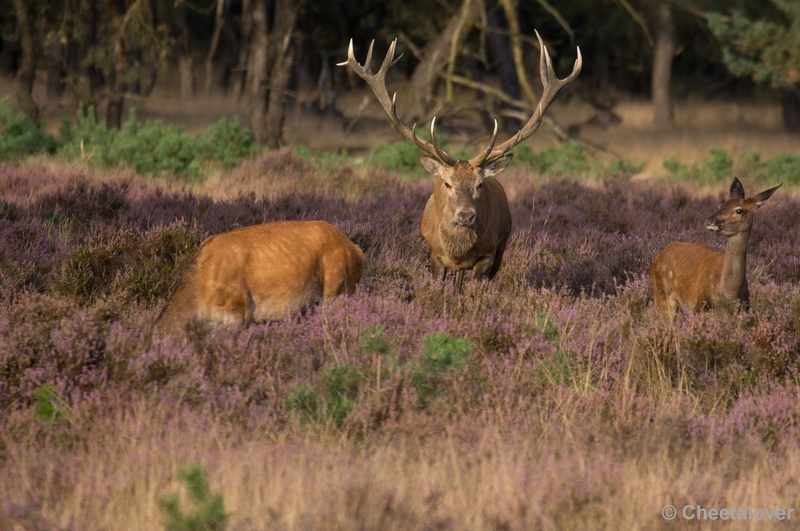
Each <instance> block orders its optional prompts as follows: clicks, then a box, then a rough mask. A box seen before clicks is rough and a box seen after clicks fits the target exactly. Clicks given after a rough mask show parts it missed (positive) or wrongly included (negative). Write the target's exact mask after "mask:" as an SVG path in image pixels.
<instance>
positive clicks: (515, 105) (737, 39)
mask: <svg viewBox="0 0 800 531" xmlns="http://www.w3.org/2000/svg"><path fill="white" fill-rule="evenodd" d="M2 7H3V9H2V11H1V13H2V15H0V24H2V33H1V34H0V38H1V39H2V40H0V72H3V73H5V74H6V75H16V87H15V95H16V102H17V104H18V105H19V107H21V108H22V109H23V110H24V111H25V113H26V114H27V115H28V117H29V118H30V119H31V120H32V121H33V122H34V123H38V122H39V121H40V120H41V119H42V118H43V117H45V116H46V115H47V114H48V113H53V112H54V105H52V104H50V105H48V103H47V101H36V98H34V97H32V89H33V86H34V85H33V83H34V79H35V77H36V72H37V71H40V73H42V75H44V77H45V79H44V80H43V82H44V83H45V84H46V87H47V98H57V97H59V96H62V95H63V94H64V92H65V91H68V92H69V93H70V97H69V98H68V100H67V101H66V102H61V103H60V105H61V107H68V110H69V111H70V113H71V114H72V116H75V115H77V114H85V113H86V112H87V111H89V110H90V109H93V111H92V112H95V113H96V112H98V111H97V110H98V109H99V108H100V107H101V106H102V107H103V109H104V110H105V116H104V119H105V122H106V123H107V125H108V126H109V127H112V128H119V127H120V126H121V124H122V121H123V120H124V118H125V115H124V112H123V109H124V107H125V105H126V103H128V104H130V103H134V102H142V101H143V100H146V99H147V98H148V97H150V96H151V95H152V94H153V91H154V89H156V87H158V86H159V84H161V85H163V86H165V87H169V90H172V89H173V87H174V79H175V78H177V80H178V82H177V85H178V86H177V90H173V91H172V97H175V96H177V95H178V94H176V92H177V93H179V95H180V98H181V99H184V100H187V99H189V98H190V97H191V96H193V95H196V94H205V95H208V94H209V93H210V92H212V91H214V92H215V93H216V91H223V92H224V93H226V94H232V95H235V96H236V97H237V98H238V99H239V100H240V101H241V102H243V105H244V107H243V108H244V109H246V110H245V113H246V115H247V116H248V120H247V123H244V124H243V125H246V126H248V127H249V128H250V129H252V131H253V133H254V135H255V137H256V139H257V140H258V142H259V143H261V144H264V145H267V146H269V147H272V148H275V147H278V146H279V145H281V141H282V137H281V134H282V127H283V124H284V121H285V118H286V112H287V107H288V106H290V105H291V103H294V104H295V105H299V104H301V103H302V104H303V105H305V106H306V107H307V108H314V109H316V110H317V111H318V112H325V111H329V112H330V113H332V114H341V112H342V110H341V108H337V106H336V99H337V97H340V96H341V95H342V94H343V93H345V92H346V91H347V90H348V89H349V88H352V87H353V86H355V85H357V84H358V83H357V80H356V79H355V78H354V76H352V74H351V73H349V72H348V71H346V70H345V69H340V68H335V67H334V64H335V63H336V62H339V61H341V60H343V56H344V51H345V47H346V45H347V43H348V41H349V40H350V39H353V40H354V42H355V44H356V48H357V51H358V52H359V54H360V56H361V57H363V55H364V54H365V52H366V47H367V44H368V43H369V42H370V41H371V40H372V39H376V40H377V43H378V44H377V49H378V54H379V55H380V54H381V53H382V51H384V50H385V49H386V46H387V45H388V43H389V42H390V41H391V40H392V39H394V38H398V39H399V41H400V48H401V51H405V54H404V57H403V59H402V60H401V61H400V64H399V65H398V66H397V67H395V69H394V71H393V73H394V75H396V76H397V77H398V78H399V81H400V82H403V81H406V82H408V85H407V88H408V91H407V92H408V94H404V99H403V100H401V102H402V106H403V107H407V108H408V111H407V112H406V114H407V115H408V119H407V121H409V122H412V121H417V122H420V123H421V122H424V121H426V120H427V119H429V118H430V117H431V116H433V115H434V114H438V116H439V121H440V123H443V122H447V120H448V118H450V117H453V116H455V115H458V114H462V115H463V114H464V113H469V112H470V111H472V112H473V113H478V114H479V115H480V119H481V120H482V122H483V123H484V127H486V128H489V127H490V117H494V116H499V117H501V119H502V120H504V122H505V123H504V124H503V129H505V130H508V131H510V132H513V131H515V130H516V129H515V127H518V125H519V120H518V118H516V117H518V116H519V113H520V112H522V113H524V112H526V111H527V110H529V109H530V107H531V105H532V104H533V103H534V102H535V101H536V93H535V92H536V91H535V90H534V88H532V87H534V86H535V83H532V82H531V81H530V80H529V79H528V77H534V78H535V76H536V75H537V71H538V69H537V68H536V58H537V56H538V54H537V53H535V52H536V48H537V47H538V44H537V43H536V41H535V39H533V38H532V37H533V32H534V29H537V30H538V31H539V32H540V34H541V35H543V36H544V37H545V39H546V42H547V44H548V46H549V47H550V49H551V53H552V54H553V56H554V57H555V58H556V59H555V60H556V64H557V66H558V67H559V68H560V69H561V70H566V69H568V68H569V66H570V65H571V61H572V60H573V58H574V49H575V46H580V48H581V50H582V51H583V54H584V57H585V62H584V68H583V72H582V74H581V76H580V78H579V82H578V84H577V86H576V87H574V89H573V94H574V95H575V97H577V98H579V99H580V100H582V101H583V102H585V103H587V104H588V105H590V106H591V107H592V108H594V109H595V111H596V114H597V118H598V121H600V122H602V123H603V124H604V125H609V124H610V125H613V124H615V123H616V122H617V121H618V120H619V117H618V116H616V115H615V114H614V113H613V108H614V105H615V104H616V103H618V102H619V101H620V100H621V99H630V98H639V99H648V100H652V103H653V115H652V120H653V123H654V124H656V125H664V124H669V123H670V122H672V120H673V119H674V102H675V101H676V100H677V101H681V100H683V99H686V98H690V97H695V98H701V99H732V98H733V99H735V98H739V99H742V98H750V99H752V98H754V97H756V95H758V98H759V99H761V100H768V101H780V102H781V106H782V113H783V121H784V124H785V126H786V128H787V129H788V130H791V131H797V130H798V128H800V100H799V99H798V93H797V82H798V81H799V80H800V74H798V72H799V71H800V70H799V69H800V64H799V63H800V59H798V53H797V50H798V48H800V41H799V40H798V39H800V37H798V33H800V32H798V24H800V22H799V20H800V14H798V9H800V8H798V6H797V4H796V3H795V2H792V1H791V0H771V1H769V2H756V1H748V0H739V1H737V2H733V3H731V2H716V1H713V0H695V1H691V0H687V1H685V2H659V1H656V0H601V1H597V2H595V1H577V2H567V3H564V4H561V5H559V4H556V3H550V2H548V1H547V0H537V1H530V2H518V3H514V2H512V1H511V0H499V1H488V2H484V1H481V0H464V1H462V2H452V1H446V0H438V1H434V2H431V1H427V0H410V1H405V0H404V1H380V2H378V1H372V0H364V1H361V2H354V1H330V2H328V1H326V2H314V1H309V0H301V1H288V0H229V1H221V2H213V1H209V0H198V1H197V2H184V1H178V2H172V1H171V0H116V1H104V2H101V1H100V0H65V1H50V0H36V1H32V2H31V1H26V0H3V6H2ZM559 68H557V70H559ZM45 73H46V74H45ZM454 87H462V88H463V87H466V88H468V89H469V90H470V91H472V92H473V95H472V97H470V98H468V99H467V101H466V102H465V101H464V99H463V98H458V97H456V95H455V94H456V93H455V92H454ZM309 89H310V90H311V93H310V94H309V92H308V91H309ZM301 94H302V96H301ZM41 99H42V98H40V100H41ZM63 110H64V109H62V111H63ZM473 118H475V117H473ZM559 125H565V124H557V123H553V122H552V121H551V122H550V128H551V129H554V128H555V129H556V130H557V133H558V134H559V135H561V136H562V137H564V136H566V135H568V134H569V131H566V130H564V129H560V128H559ZM572 125H574V127H573V130H572V133H573V136H574V135H575V134H577V133H578V130H576V129H575V127H579V126H580V125H581V124H572ZM559 129H560V130H559ZM562 140H563V138H562Z"/></svg>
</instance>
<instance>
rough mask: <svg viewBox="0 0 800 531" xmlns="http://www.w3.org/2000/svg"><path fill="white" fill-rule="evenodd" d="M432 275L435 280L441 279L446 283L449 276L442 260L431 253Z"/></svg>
mask: <svg viewBox="0 0 800 531" xmlns="http://www.w3.org/2000/svg"><path fill="white" fill-rule="evenodd" d="M430 267H431V274H432V275H433V278H438V279H441V280H442V282H444V279H445V277H446V276H447V268H446V267H445V266H444V263H443V262H442V260H441V258H439V257H438V256H436V255H435V254H433V253H431V265H430Z"/></svg>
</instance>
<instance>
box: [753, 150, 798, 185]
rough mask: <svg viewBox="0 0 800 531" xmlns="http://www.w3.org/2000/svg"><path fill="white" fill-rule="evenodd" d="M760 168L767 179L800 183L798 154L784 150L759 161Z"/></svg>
mask: <svg viewBox="0 0 800 531" xmlns="http://www.w3.org/2000/svg"><path fill="white" fill-rule="evenodd" d="M761 168H763V171H764V174H765V177H766V178H767V180H769V181H781V182H785V183H787V184H800V154H797V153H787V152H785V151H784V152H782V153H778V154H777V155H775V156H774V157H772V158H771V159H769V160H767V161H765V162H763V163H761Z"/></svg>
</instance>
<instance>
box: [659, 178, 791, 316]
mask: <svg viewBox="0 0 800 531" xmlns="http://www.w3.org/2000/svg"><path fill="white" fill-rule="evenodd" d="M780 186H781V185H778V186H776V187H775V188H770V189H769V190H765V191H763V192H761V193H760V194H758V195H757V196H755V197H748V198H747V199H745V197H744V187H743V186H742V183H741V182H740V181H739V179H737V178H735V177H734V179H733V184H731V198H730V199H728V200H727V201H725V202H724V203H722V204H721V205H720V206H719V209H718V210H717V212H716V213H715V214H714V215H713V216H711V217H710V218H708V219H706V221H705V224H706V227H708V228H709V229H710V230H713V231H720V232H722V234H723V235H724V236H725V237H726V238H727V240H726V242H725V252H724V253H720V252H716V251H712V250H711V249H709V248H708V247H706V246H705V245H702V244H699V243H691V242H672V243H670V244H669V245H667V247H666V248H665V249H664V250H663V251H661V252H660V253H659V254H658V256H656V257H655V259H654V260H653V264H652V265H651V266H650V287H651V288H652V289H653V302H654V303H655V305H656V307H658V309H659V310H661V312H662V313H663V314H664V315H665V316H666V317H667V318H668V319H669V320H670V321H671V320H672V319H673V318H674V317H675V314H676V312H677V311H678V309H679V308H680V306H681V304H682V303H683V302H686V303H687V304H688V307H689V309H691V310H692V311H695V312H699V311H701V310H704V309H708V308H715V309H717V310H721V311H723V312H728V313H732V312H733V310H734V309H735V306H736V302H737V300H738V301H739V303H740V304H741V305H742V306H743V307H747V305H748V304H749V301H750V290H749V289H748V287H747V278H746V277H745V274H746V270H747V238H748V236H750V229H751V228H752V226H753V217H754V216H755V213H756V210H758V208H759V207H760V206H761V205H762V204H764V201H766V200H767V199H769V198H770V197H771V196H772V194H773V193H775V190H777V189H778V188H780Z"/></svg>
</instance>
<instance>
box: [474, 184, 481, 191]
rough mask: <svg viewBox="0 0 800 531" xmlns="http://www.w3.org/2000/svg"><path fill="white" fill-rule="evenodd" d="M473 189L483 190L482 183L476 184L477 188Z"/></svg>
mask: <svg viewBox="0 0 800 531" xmlns="http://www.w3.org/2000/svg"><path fill="white" fill-rule="evenodd" d="M475 188H477V189H478V190H480V189H481V188H483V183H478V186H476V187H475Z"/></svg>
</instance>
